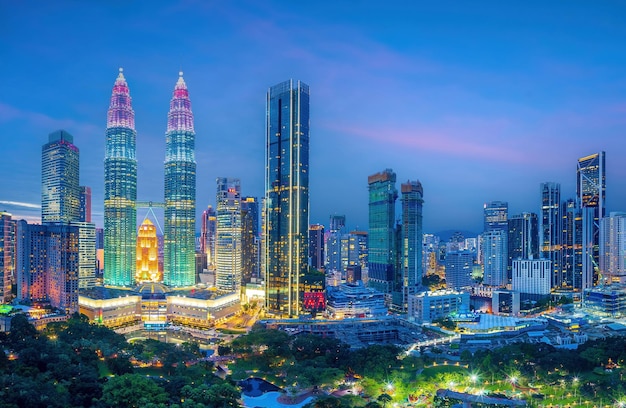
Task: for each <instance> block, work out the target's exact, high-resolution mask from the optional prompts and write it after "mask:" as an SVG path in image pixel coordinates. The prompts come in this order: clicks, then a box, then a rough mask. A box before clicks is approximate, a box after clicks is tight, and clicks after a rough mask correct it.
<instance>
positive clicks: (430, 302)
mask: <svg viewBox="0 0 626 408" xmlns="http://www.w3.org/2000/svg"><path fill="white" fill-rule="evenodd" d="M469 306H470V295H469V292H460V291H455V290H449V289H448V290H437V291H434V292H430V291H426V292H419V293H416V294H413V295H411V296H410V297H409V303H408V315H409V317H411V318H413V319H415V321H416V322H417V323H432V322H433V321H435V320H437V319H443V318H446V317H448V316H450V315H451V314H456V313H459V312H462V311H469Z"/></svg>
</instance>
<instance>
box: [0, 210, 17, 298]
mask: <svg viewBox="0 0 626 408" xmlns="http://www.w3.org/2000/svg"><path fill="white" fill-rule="evenodd" d="M15 227H16V223H15V220H13V219H12V216H11V214H9V213H7V212H4V211H0V303H7V302H9V301H10V300H11V297H12V296H11V288H12V280H13V279H14V273H15V249H16V248H15Z"/></svg>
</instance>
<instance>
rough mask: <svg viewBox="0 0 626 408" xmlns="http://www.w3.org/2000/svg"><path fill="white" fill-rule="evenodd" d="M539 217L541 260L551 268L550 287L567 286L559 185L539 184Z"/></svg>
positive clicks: (550, 183) (562, 215)
mask: <svg viewBox="0 0 626 408" xmlns="http://www.w3.org/2000/svg"><path fill="white" fill-rule="evenodd" d="M540 190H541V216H540V218H539V222H540V224H539V246H540V251H541V256H542V257H543V259H548V260H550V262H551V264H550V267H551V268H552V278H551V282H552V283H551V285H552V287H553V288H555V289H558V288H563V287H566V286H567V278H566V276H565V267H564V265H563V254H564V251H565V247H564V242H563V239H564V236H563V229H564V225H563V217H564V214H563V213H562V212H561V210H562V206H561V185H560V184H559V183H552V182H546V183H541V187H540Z"/></svg>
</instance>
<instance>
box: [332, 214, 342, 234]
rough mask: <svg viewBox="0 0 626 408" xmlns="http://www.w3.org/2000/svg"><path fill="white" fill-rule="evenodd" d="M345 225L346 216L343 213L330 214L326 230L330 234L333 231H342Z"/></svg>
mask: <svg viewBox="0 0 626 408" xmlns="http://www.w3.org/2000/svg"><path fill="white" fill-rule="evenodd" d="M345 226H346V216H345V215H331V216H330V222H329V224H328V231H329V232H330V233H331V234H332V233H333V232H343V229H344V228H345Z"/></svg>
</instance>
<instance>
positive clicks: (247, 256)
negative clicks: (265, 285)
mask: <svg viewBox="0 0 626 408" xmlns="http://www.w3.org/2000/svg"><path fill="white" fill-rule="evenodd" d="M241 276H242V283H243V284H246V283H250V282H251V280H252V278H258V277H259V201H258V200H257V199H256V197H242V198H241Z"/></svg>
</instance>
